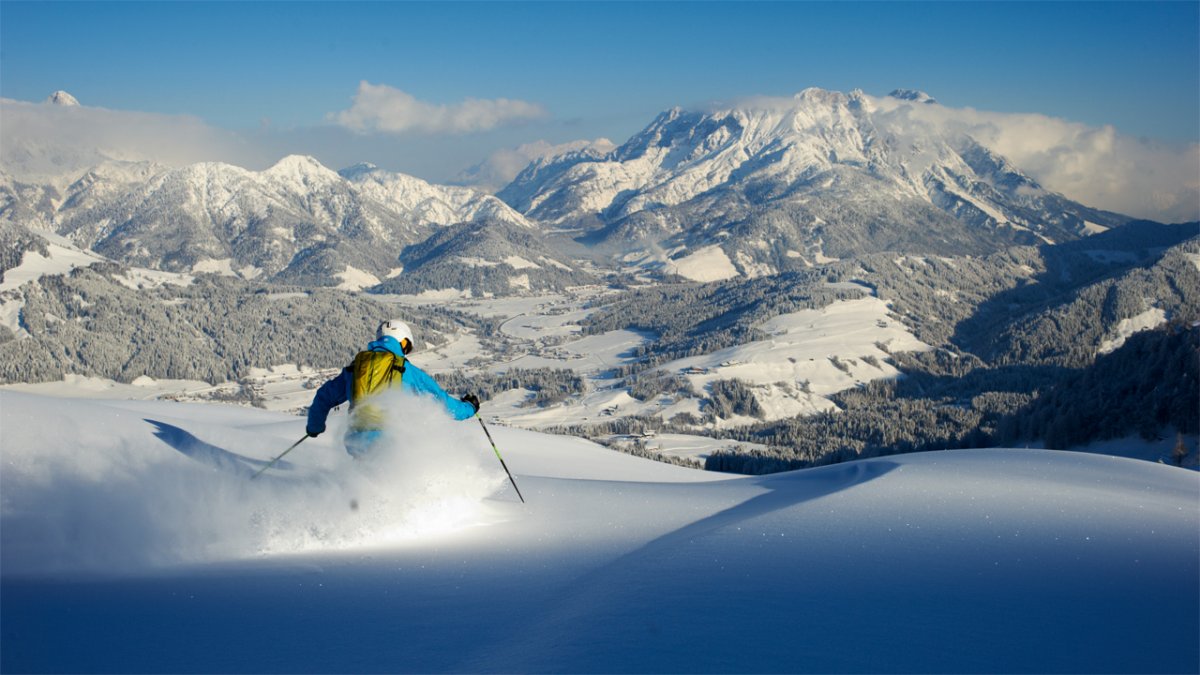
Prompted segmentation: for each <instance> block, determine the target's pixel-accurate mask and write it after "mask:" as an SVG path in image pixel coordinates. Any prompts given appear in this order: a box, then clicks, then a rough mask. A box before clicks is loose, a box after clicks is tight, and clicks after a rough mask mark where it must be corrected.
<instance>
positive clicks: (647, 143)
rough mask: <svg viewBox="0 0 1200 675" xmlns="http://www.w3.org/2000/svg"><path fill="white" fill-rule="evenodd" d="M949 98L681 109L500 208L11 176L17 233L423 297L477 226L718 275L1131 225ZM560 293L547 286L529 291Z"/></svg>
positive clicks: (387, 195)
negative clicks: (966, 127) (1009, 151)
mask: <svg viewBox="0 0 1200 675" xmlns="http://www.w3.org/2000/svg"><path fill="white" fill-rule="evenodd" d="M67 97H69V94H65V92H58V93H56V94H55V96H53V97H52V99H53V100H55V101H57V102H58V103H57V104H59V105H61V104H63V102H68V101H70V100H73V99H68V98H67ZM936 105H938V104H937V103H936V101H934V99H932V97H930V96H928V95H927V94H924V93H922V92H917V91H910V90H897V91H896V92H893V94H892V95H891V96H889V97H885V98H874V97H870V96H867V95H865V94H863V93H862V92H859V91H855V92H851V93H849V94H844V93H840V92H831V91H825V90H820V89H807V90H805V91H802V92H800V93H799V94H797V95H796V96H795V97H793V98H791V99H786V100H762V101H757V102H749V103H743V104H739V105H737V106H730V107H724V108H713V109H709V110H684V109H681V108H674V109H671V110H668V111H665V112H663V113H662V114H660V115H659V116H658V117H657V118H656V119H655V120H654V121H653V122H651V123H650V125H649V126H647V127H646V128H645V129H644V130H643V131H641V132H640V133H638V134H636V135H635V136H634V137H632V138H630V139H629V140H628V141H626V142H625V143H624V144H622V145H620V146H619V147H616V148H614V149H611V150H609V151H605V148H606V146H605V145H603V144H591V145H584V146H578V147H568V149H567V150H566V151H565V152H560V153H558V154H552V155H550V156H547V157H542V158H540V159H536V160H534V161H533V162H532V163H530V164H529V165H528V166H527V167H526V168H525V169H524V170H523V171H522V172H521V173H520V174H519V175H518V176H517V178H516V179H515V180H513V181H512V182H511V183H510V184H509V185H507V186H506V187H504V188H503V189H501V190H499V191H498V192H497V193H496V195H495V196H492V195H489V194H486V193H483V192H479V191H475V190H472V189H469V188H464V187H452V186H441V185H434V184H430V183H428V182H426V181H423V180H421V179H418V178H415V177H412V176H408V175H404V174H400V173H394V172H389V171H384V170H382V169H379V168H377V167H374V166H371V165H367V164H364V165H358V166H354V167H350V168H348V169H345V170H342V171H340V172H335V171H333V170H331V169H328V168H326V167H324V166H322V165H321V164H320V163H319V162H318V161H317V160H315V159H313V158H311V157H304V156H290V157H285V158H284V159H282V160H280V161H279V162H278V163H277V164H276V165H275V166H272V167H270V168H268V169H266V170H264V171H249V170H246V169H242V168H240V167H236V166H232V165H229V164H221V163H202V164H194V165H189V166H184V167H177V168H170V167H165V166H161V165H155V164H149V163H144V162H117V161H111V160H110V161H106V162H104V163H101V164H99V165H97V166H94V167H92V168H91V169H89V170H88V171H86V172H85V173H83V174H82V175H79V176H75V177H72V178H71V179H70V180H69V181H62V182H61V183H57V184H56V183H46V182H44V181H43V182H37V181H35V180H29V179H27V178H26V177H23V176H20V175H12V174H8V173H0V221H7V222H8V223H9V224H10V225H12V224H15V225H19V226H22V227H25V226H29V227H33V228H35V229H36V228H40V229H44V230H51V231H53V232H55V233H57V234H60V235H63V236H66V237H69V238H70V239H71V241H72V242H74V243H75V244H76V245H77V246H79V247H80V248H84V249H90V250H92V251H94V252H96V253H99V254H101V255H103V256H106V257H108V258H110V259H112V260H115V261H118V262H122V263H126V264H130V265H137V266H141V267H147V268H152V269H162V270H169V271H177V272H191V271H222V272H225V273H228V274H235V275H239V276H242V277H245V278H260V279H264V280H271V281H281V282H289V283H303V284H307V285H321V286H340V287H344V288H370V287H374V286H376V285H378V284H380V283H385V282H386V284H387V285H388V286H389V287H395V286H397V284H400V285H403V286H411V285H412V284H408V283H407V282H395V281H394V278H396V277H397V276H398V275H399V276H401V277H402V276H403V273H402V270H409V271H412V270H415V269H416V267H415V266H413V265H412V264H411V261H412V260H414V259H421V260H422V264H423V265H428V264H429V262H430V260H429V255H428V251H430V250H433V251H437V250H443V251H449V250H451V249H452V248H455V247H450V248H447V247H445V246H442V245H433V242H431V243H430V245H429V246H426V247H425V249H422V250H423V251H425V252H424V253H421V252H418V251H412V252H407V253H406V249H407V247H410V246H416V245H422V244H423V243H424V242H426V241H427V240H429V239H430V237H433V236H435V235H441V236H442V237H445V236H446V235H444V234H442V232H441V231H442V230H443V229H444V228H446V227H449V226H452V225H460V224H464V223H474V224H475V227H470V226H467V227H462V228H459V229H458V230H455V232H457V233H458V234H459V235H460V236H465V237H467V238H469V237H470V235H469V234H466V233H475V234H479V233H481V232H482V231H483V230H484V229H487V227H493V226H502V227H504V228H505V231H506V232H507V233H509V234H511V233H513V232H522V231H525V232H529V233H530V234H531V236H532V238H530V239H528V240H527V241H529V242H532V241H533V240H534V239H537V240H538V241H539V242H540V244H541V246H542V247H543V248H544V247H549V249H553V250H552V251H539V252H538V256H542V257H547V258H548V259H550V258H553V259H554V260H556V262H557V263H559V264H560V265H562V266H564V267H566V268H570V270H571V273H572V274H575V273H576V272H577V270H576V269H575V268H576V265H574V264H573V263H571V262H570V258H580V257H590V258H593V259H595V260H597V261H599V262H601V263H602V264H605V265H608V264H611V265H614V266H616V267H618V268H624V269H634V270H642V271H649V272H652V273H656V274H661V275H666V276H670V275H679V276H683V277H686V278H690V279H696V280H704V281H711V280H715V279H723V278H732V277H735V276H746V277H755V276H762V275H767V274H774V273H777V272H781V271H786V270H789V269H800V268H804V267H811V266H814V265H820V264H822V263H825V262H828V261H830V260H834V259H840V258H847V257H852V256H854V255H860V254H863V253H872V252H878V251H896V252H902V253H913V254H934V255H974V254H985V253H988V252H991V251H995V250H997V249H999V248H1003V247H1004V246H1007V245H1011V244H1038V243H1045V242H1051V243H1053V242H1062V241H1069V240H1072V239H1076V238H1079V237H1083V236H1086V235H1088V234H1091V233H1095V232H1100V231H1104V230H1105V229H1108V228H1111V227H1115V226H1118V225H1121V224H1123V223H1126V222H1129V221H1130V218H1128V217H1126V216H1122V215H1120V214H1115V213H1110V212H1105V211H1102V210H1098V209H1092V208H1089V207H1087V206H1084V205H1081V204H1078V203H1075V202H1073V201H1071V200H1069V199H1067V198H1065V197H1063V196H1062V195H1059V194H1057V193H1054V192H1051V191H1048V190H1046V189H1045V188H1043V187H1042V186H1040V185H1039V184H1038V183H1037V182H1036V181H1035V180H1033V179H1032V178H1030V177H1029V176H1028V175H1026V174H1025V173H1023V172H1021V170H1020V169H1019V168H1018V167H1015V166H1013V165H1012V164H1011V163H1010V162H1009V161H1007V160H1006V159H1005V158H1004V157H1001V156H999V155H998V154H996V153H994V152H992V151H991V150H989V149H987V148H985V147H984V146H983V145H981V144H980V143H979V142H977V141H976V140H974V139H973V138H971V137H970V136H969V135H967V134H965V133H961V132H950V131H948V130H947V129H945V128H943V127H940V126H938V125H934V124H927V123H924V122H922V121H921V119H922V118H920V117H919V116H917V115H914V114H913V111H914V108H915V107H917V106H936ZM13 168H14V169H16V168H17V167H13ZM7 169H8V168H7V167H6V170H7ZM485 224H486V225H485ZM513 228H515V229H513ZM503 238H506V239H508V238H510V237H508V236H507V235H506V236H505V237H503ZM490 239H491V240H492V241H495V240H497V237H494V236H493V237H490ZM515 246H517V248H518V249H519V248H521V245H519V244H515ZM485 248H487V247H485ZM491 248H495V247H491ZM501 248H504V247H501ZM455 250H457V249H456V248H455ZM519 252H520V251H519V250H518V251H517V252H516V253H514V252H513V251H511V250H503V251H499V250H498V251H496V252H495V255H493V256H492V257H487V256H484V257H483V258H480V259H483V260H484V261H485V262H487V263H488V265H489V266H492V267H501V268H502V269H501V270H500V271H503V272H504V273H505V274H507V275H508V277H509V278H510V279H513V281H511V282H508V283H507V284H504V283H502V284H500V286H501V287H503V286H505V285H507V286H508V287H510V288H512V289H514V290H516V291H520V290H521V289H523V288H525V286H524V285H523V282H521V281H520V278H521V277H522V276H523V275H526V274H527V273H526V272H525V271H523V269H522V268H520V266H519V264H518V267H513V266H512V265H509V264H508V259H509V258H512V257H513V256H514V255H517V254H518V253H519ZM456 255H457V254H456ZM468 257H474V258H478V257H479V256H468ZM517 257H523V258H524V259H526V260H528V261H530V262H533V260H532V259H531V258H529V257H528V256H520V255H517ZM535 257H537V256H535ZM406 260H407V261H409V262H407V263H406V262H405V261H406ZM556 269H558V268H556ZM560 271H564V270H560ZM495 273H496V272H495V271H494V272H493V276H495ZM427 276H433V277H436V278H439V279H445V280H446V281H447V283H449V282H450V279H449V278H448V277H446V276H445V275H427ZM534 276H535V277H538V275H534ZM551 276H553V275H551ZM568 276H570V275H568ZM426 281H430V282H432V283H441V282H438V281H435V280H434V279H426ZM562 282H563V283H565V282H566V279H565V278H563V279H562ZM556 283H559V282H558V281H552V280H550V279H549V276H544V277H542V282H541V283H534V284H533V285H531V286H529V288H530V290H539V289H541V288H544V287H545V285H547V284H548V285H549V286H553V285H554V284H556ZM484 286H488V287H489V288H492V290H496V289H495V288H493V287H494V286H495V284H494V283H491V282H488V283H486V284H484ZM460 290H469V289H460Z"/></svg>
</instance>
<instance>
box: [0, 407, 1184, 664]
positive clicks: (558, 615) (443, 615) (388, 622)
mask: <svg viewBox="0 0 1200 675" xmlns="http://www.w3.org/2000/svg"><path fill="white" fill-rule="evenodd" d="M394 405H399V406H403V409H404V411H405V412H406V413H411V414H406V415H404V416H403V418H404V420H405V422H404V424H403V426H402V427H399V429H400V430H401V432H402V433H403V437H404V438H405V439H406V441H405V443H403V444H399V445H396V446H395V447H390V448H388V450H389V452H388V454H387V455H386V456H385V457H383V458H381V459H379V460H378V461H376V462H373V463H371V464H368V465H363V464H358V463H355V462H352V461H351V460H349V459H348V458H347V457H346V456H345V455H344V453H342V451H341V449H340V445H339V443H338V438H339V436H340V432H341V429H340V428H338V425H339V424H340V422H335V423H334V424H331V428H330V430H329V432H328V433H327V434H325V435H323V436H321V437H319V438H317V439H309V440H307V441H306V442H305V443H303V444H301V445H300V446H299V447H298V448H297V449H296V450H295V451H294V452H293V453H291V454H290V455H289V456H288V457H287V458H285V460H284V462H283V463H281V464H282V465H281V466H280V467H279V468H278V469H272V470H270V471H269V472H268V473H267V474H266V476H268V477H266V478H265V479H263V480H260V481H254V482H251V481H249V480H246V478H245V475H246V473H247V472H251V471H253V470H257V468H258V467H260V466H261V463H262V461H263V460H266V459H268V458H270V457H272V456H274V455H276V454H278V452H280V451H282V449H283V448H285V447H287V446H288V445H290V443H292V442H294V441H295V439H296V438H299V437H300V436H301V435H302V434H303V424H304V423H303V420H302V419H300V418H296V417H292V416H289V415H285V414H280V413H271V412H266V411H262V410H253V409H247V408H239V407H232V406H223V405H201V404H183V403H168V402H161V401H141V402H138V401H95V400H92V401H85V400H75V399H56V398H47V397H42V396H37V395H33V394H27V393H20V392H12V391H0V429H2V432H0V460H2V462H3V463H2V466H3V472H2V473H0V488H3V489H2V492H3V511H2V514H0V517H2V521H0V525H2V527H0V541H2V544H3V545H2V546H0V555H2V556H3V557H2V558H0V562H2V567H0V569H2V572H3V573H2V575H0V583H2V584H3V589H2V591H3V592H2V594H0V598H2V602H3V618H4V626H5V630H4V632H3V644H2V645H0V646H2V647H3V649H0V654H2V657H0V658H2V663H0V666H2V670H4V671H5V672H17V671H30V670H56V671H94V670H120V671H126V672H144V671H155V672H178V671H205V672H248V671H253V672H263V671H289V672H299V671H304V672H314V671H315V672H356V671H364V672H366V671H381V670H382V671H389V672H410V671H422V672H438V671H464V670H465V671H476V672H485V671H486V672H583V671H590V672H768V671H775V672H778V671H784V672H849V671H855V672H863V671H868V672H897V671H922V672H928V671H954V672H975V671H1002V672H1034V671H1036V672H1061V671H1075V672H1096V671H1104V672H1173V671H1189V672H1194V671H1195V670H1196V669H1197V666H1200V663H1198V659H1197V649H1196V638H1195V636H1196V635H1197V634H1198V630H1200V620H1198V618H1197V617H1200V601H1198V599H1197V598H1200V569H1198V561H1200V534H1198V532H1200V528H1198V527H1197V525H1198V521H1200V517H1198V516H1200V508H1198V507H1200V485H1198V484H1197V474H1195V473H1194V472H1190V471H1185V470H1181V469H1176V468H1172V467H1167V466H1162V465H1158V464H1154V463H1150V462H1139V461H1133V460H1126V459H1119V458H1114V457H1103V456H1097V455H1085V454H1073V453H1064V452H1054V451H1031V450H971V451H953V452H940V453H924V454H916V455H901V456H896V457H889V458H880V459H873V460H865V461H858V462H850V463H846V464H841V465H835V466H829V467H822V468H818V469H810V470H805V471H796V472H789V473H783V474H775V475H771V476H764V477H736V476H726V475H720V474H712V473H705V472H701V471H696V470H692V469H686V468H681V467H675V466H669V465H665V464H660V463H655V462H651V461H648V460H643V459H639V458H634V457H630V456H627V455H622V454H619V453H614V452H611V451H608V450H605V449H603V448H600V447H598V446H596V445H594V444H591V443H588V442H586V441H582V440H579V439H572V438H564V437H555V436H548V435H543V434H538V433H535V432H530V431H522V430H517V429H511V428H508V427H504V426H500V425H494V426H492V427H491V431H492V433H493V435H494V436H495V438H496V442H497V444H498V447H499V448H500V449H501V451H502V452H503V454H504V457H505V459H506V461H507V462H508V465H509V467H510V468H511V469H512V471H513V473H514V474H515V478H516V480H517V481H518V482H519V484H520V486H521V490H522V492H523V493H524V494H525V496H526V499H527V500H528V503H527V504H524V505H522V504H520V503H518V502H516V500H515V497H514V495H513V493H512V491H511V487H509V486H508V483H507V478H506V477H505V475H504V474H503V472H502V470H501V469H500V468H499V466H498V463H497V462H496V461H495V456H494V455H493V454H492V453H491V449H490V447H489V446H488V445H487V443H486V439H484V437H483V434H482V431H481V430H480V429H479V428H478V424H477V423H475V422H474V421H473V420H469V421H467V422H465V423H455V422H452V421H450V420H449V419H447V418H446V417H445V416H444V415H441V414H440V413H437V411H436V407H435V406H432V405H425V404H423V403H422V402H419V401H413V400H411V399H405V400H400V401H396V402H394ZM351 499H353V500H355V501H356V503H357V505H358V508H357V509H352V508H351V507H350V500H351Z"/></svg>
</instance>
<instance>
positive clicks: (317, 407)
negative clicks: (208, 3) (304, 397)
mask: <svg viewBox="0 0 1200 675" xmlns="http://www.w3.org/2000/svg"><path fill="white" fill-rule="evenodd" d="M349 373H350V371H349V370H343V371H342V372H341V373H339V374H338V376H337V377H334V378H333V379H331V380H329V381H328V382H326V383H325V384H323V385H321V388H320V389H318V390H317V395H316V396H314V397H313V402H312V405H310V406H309V407H308V425H307V426H305V428H304V432H305V433H307V434H308V435H309V436H318V435H320V434H322V433H324V432H325V419H326V418H328V417H329V411H330V410H332V409H333V408H334V406H339V405H341V404H343V403H345V402H346V401H347V400H348V396H349V391H350V387H349V384H348V382H347V381H346V378H348V377H350V374H349Z"/></svg>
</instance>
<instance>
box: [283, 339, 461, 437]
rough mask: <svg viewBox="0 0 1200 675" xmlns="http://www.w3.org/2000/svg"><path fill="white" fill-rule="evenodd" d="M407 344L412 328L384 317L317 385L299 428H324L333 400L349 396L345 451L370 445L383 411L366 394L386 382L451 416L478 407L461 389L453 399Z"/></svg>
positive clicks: (384, 388) (318, 431) (380, 425)
mask: <svg viewBox="0 0 1200 675" xmlns="http://www.w3.org/2000/svg"><path fill="white" fill-rule="evenodd" d="M412 349H413V338H412V330H410V329H409V327H408V324H406V323H404V322H403V321H400V320H399V319H391V320H389V321H384V322H383V323H382V324H380V325H379V328H378V330H376V331H375V340H374V341H373V342H371V343H369V344H368V345H367V350H366V351H363V352H359V353H358V355H357V356H355V357H354V363H352V364H350V365H349V366H346V368H344V369H343V370H342V372H341V373H339V374H338V375H337V376H336V377H334V378H333V379H331V380H329V381H328V382H326V383H325V384H323V385H321V388H320V389H318V390H317V394H316V396H314V397H313V402H312V405H311V406H309V408H308V425H307V426H306V427H305V432H306V433H307V434H308V435H309V436H312V437H316V436H319V435H321V434H322V433H324V431H325V420H326V419H327V418H328V417H329V410H330V409H331V408H333V407H334V406H338V405H341V404H343V403H345V402H346V401H350V426H349V428H348V429H347V430H346V438H345V443H346V452H348V453H350V455H351V456H352V457H354V458H355V459H358V458H360V457H362V456H363V455H365V454H366V453H367V452H368V451H370V449H371V447H372V446H373V445H374V444H375V443H377V442H378V441H379V439H380V437H381V436H382V435H383V427H384V420H385V416H386V414H385V411H384V410H382V409H381V408H380V407H379V405H378V402H375V403H372V402H371V400H370V399H372V398H373V397H375V396H376V395H377V394H380V393H382V392H384V391H387V390H388V389H391V388H399V389H401V390H402V391H405V392H408V393H413V394H421V395H426V396H431V397H433V398H435V399H437V400H439V401H441V402H442V404H443V405H444V406H445V407H446V410H447V411H448V412H449V413H450V415H451V416H452V417H453V418H455V419H457V420H465V419H469V418H471V417H473V416H474V415H475V413H477V412H479V398H478V397H477V396H475V395H474V394H467V395H466V396H463V397H462V398H461V399H455V398H453V397H452V396H450V395H449V394H447V393H446V390H444V389H442V388H441V386H439V385H438V383H437V382H435V381H434V379H433V378H432V377H430V376H429V375H428V374H426V373H425V371H423V370H421V369H420V368H418V367H416V366H415V365H414V364H413V363H412V362H411V361H409V360H408V354H409V352H411V351H412Z"/></svg>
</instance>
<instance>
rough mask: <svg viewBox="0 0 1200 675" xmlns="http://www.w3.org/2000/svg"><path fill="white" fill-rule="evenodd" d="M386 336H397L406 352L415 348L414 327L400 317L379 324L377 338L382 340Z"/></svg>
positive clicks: (376, 332)
mask: <svg viewBox="0 0 1200 675" xmlns="http://www.w3.org/2000/svg"><path fill="white" fill-rule="evenodd" d="M385 336H391V337H394V338H396V342H399V343H400V348H401V349H403V350H404V353H405V354H407V353H409V352H411V351H412V350H413V346H414V343H413V337H412V329H411V328H409V327H408V324H406V323H404V322H403V321H401V320H400V319H388V320H387V321H384V322H383V323H381V324H379V328H378V330H376V331H375V339H376V340H382V339H383V338H384V337H385Z"/></svg>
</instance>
